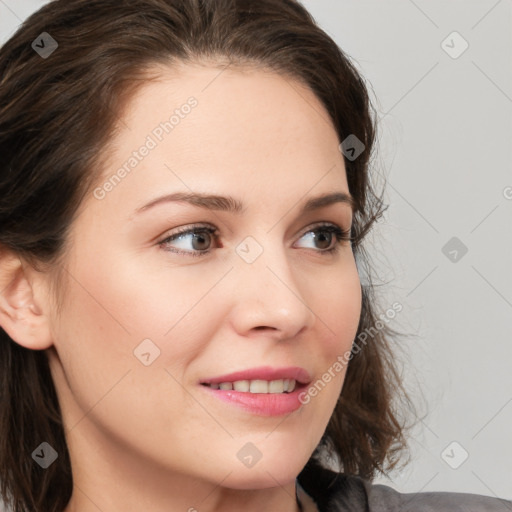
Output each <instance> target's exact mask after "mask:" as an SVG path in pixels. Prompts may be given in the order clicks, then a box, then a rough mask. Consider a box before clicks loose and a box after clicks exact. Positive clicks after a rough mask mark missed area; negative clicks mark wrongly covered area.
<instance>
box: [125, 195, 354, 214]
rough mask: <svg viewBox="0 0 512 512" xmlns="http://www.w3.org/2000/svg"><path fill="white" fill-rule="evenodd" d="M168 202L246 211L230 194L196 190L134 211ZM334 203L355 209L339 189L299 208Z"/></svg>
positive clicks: (158, 198) (163, 198) (236, 211)
mask: <svg viewBox="0 0 512 512" xmlns="http://www.w3.org/2000/svg"><path fill="white" fill-rule="evenodd" d="M169 202H186V203H189V204H191V205H193V206H198V207H200V208H205V209H207V210H219V211H224V212H230V213H236V214H243V213H244V212H245V211H246V208H245V207H244V205H243V203H242V202H241V201H239V200H238V199H235V198H234V197H232V196H219V195H210V194H201V193H197V192H194V193H188V192H175V193H173V194H166V195H164V196H160V197H157V198H156V199H154V200H152V201H150V202H149V203H147V204H145V205H144V206H141V207H140V208H137V209H136V210H135V213H136V214H139V213H142V212H145V211H148V210H149V209H150V208H153V207H154V206H156V205H158V204H163V203H169ZM335 203H344V204H348V205H349V206H350V208H351V210H352V211H353V212H354V211H355V209H356V201H355V199H354V198H353V197H352V196H351V195H350V194H347V193H346V192H341V191H340V192H328V193H325V194H322V195H319V196H316V197H312V198H310V199H308V200H307V201H306V202H305V203H304V204H303V206H302V208H301V209H300V213H305V212H310V211H313V210H317V209H319V208H323V207H325V206H329V205H331V204H335Z"/></svg>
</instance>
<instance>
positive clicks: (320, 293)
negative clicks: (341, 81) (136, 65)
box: [0, 64, 361, 512]
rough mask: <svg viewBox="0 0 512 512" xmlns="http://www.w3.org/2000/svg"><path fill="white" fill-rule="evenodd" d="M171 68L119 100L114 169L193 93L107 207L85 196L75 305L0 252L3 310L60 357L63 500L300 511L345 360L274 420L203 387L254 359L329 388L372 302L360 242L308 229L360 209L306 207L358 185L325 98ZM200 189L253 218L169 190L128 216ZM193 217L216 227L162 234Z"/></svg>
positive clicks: (74, 274)
mask: <svg viewBox="0 0 512 512" xmlns="http://www.w3.org/2000/svg"><path fill="white" fill-rule="evenodd" d="M155 69H157V68H155ZM158 69H159V70H160V71H161V76H160V79H159V80H157V81H153V82H148V83H147V84H145V85H144V87H143V88H142V89H140V90H139V91H138V93H137V94H136V96H135V97H134V98H133V99H132V100H131V101H130V102H129V104H128V105H127V108H126V110H125V111H124V112H123V115H122V121H123V123H124V124H121V129H120V131H119V133H118V134H117V135H116V139H115V141H114V142H115V149H113V150H112V155H111V165H109V167H108V169H105V170H104V177H105V178H108V177H109V176H111V175H112V174H113V173H114V172H115V171H116V170H117V169H118V168H119V167H121V166H122V165H123V163H124V162H125V161H126V160H127V158H129V156H130V155H131V154H132V152H133V151H134V150H136V149H138V148H139V147H140V146H141V144H143V143H144V140H145V139H146V137H147V135H148V134H150V133H151V131H152V130H153V129H154V127H155V126H157V125H158V124H159V123H160V122H161V121H163V120H166V119H168V117H169V115H168V114H167V115H166V113H167V112H172V111H173V110H174V109H175V108H178V107H179V106H180V105H182V104H183V103H185V102H186V100H187V98H189V97H190V96H194V97H195V98H197V100H198V105H197V106H196V107H195V108H194V109H192V111H191V113H190V114H189V115H188V116H186V117H185V118H184V119H181V120H180V123H179V125H177V126H176V127H175V129H174V130H173V131H172V132H171V133H170V134H167V135H166V136H165V137H164V139H163V140H162V141H161V142H160V143H159V144H158V146H157V147H156V148H155V149H153V150H152V151H151V152H150V154H149V155H148V156H146V157H145V158H144V160H143V161H142V162H140V163H139V164H138V166H137V167H136V168H135V169H133V171H132V172H131V173H130V174H128V175H127V176H126V177H125V178H124V179H123V180H122V182H121V183H119V184H117V185H116V186H115V187H114V189H113V190H111V191H110V192H109V193H108V194H106V196H105V197H104V198H103V199H101V200H99V199H97V198H95V197H94V196H93V195H92V194H90V195H89V196H87V197H86V198H85V199H84V202H83V203H82V205H81V213H80V215H79V216H78V218H77V219H76V221H75V223H74V224H73V225H72V230H71V244H70V248H69V252H68V253H67V255H66V262H65V268H66V269H67V272H68V273H69V274H68V276H69V282H68V285H67V287H66V290H65V296H66V300H65V302H64V306H63V311H62V314H60V315H57V312H56V309H55V305H54V301H52V300H51V297H50V294H49V277H48V276H47V275H45V274H42V273H37V272H34V271H33V270H32V269H31V268H30V267H28V265H26V264H22V262H21V261H20V260H18V259H17V258H16V256H15V255H12V254H10V255H9V254H8V253H5V252H4V253H3V256H2V257H3V260H4V263H5V265H4V266H3V274H2V278H3V280H4V281H5V282H10V283H11V285H10V286H9V287H7V289H5V290H4V291H3V293H2V302H1V308H0V310H1V316H0V321H1V323H2V327H4V329H5V330H6V331H7V333H8V334H9V335H10V336H11V338H12V339H14V340H15V341H16V342H17V343H19V344H21V345H23V346H25V347H27V348H31V349H37V350H41V349H44V350H46V353H47V355H48V359H49V362H50V368H51V372H52V377H53V379H54V382H55V386H56V390H57V394H58V397H59V402H60V404H61V409H62V414H63V421H64V425H65V428H66V438H67V442H68V446H69V452H70V457H71V463H72V469H73V481H74V484H75V487H74V490H73V495H72V498H71V501H70V502H69V505H68V507H67V508H66V511H65V512H93V511H94V512H97V511H98V510H103V511H120V510H123V511H140V510H152V511H154V512H164V511H166V512H167V511H169V510H174V511H179V510H182V511H189V512H193V511H194V510H197V511H199V512H215V511H222V512H232V511H239V510H241V509H242V508H243V510H244V511H245V512H256V511H261V510H279V511H284V512H297V511H298V510H299V508H298V504H297V502H296V500H295V478H296V477H297V475H298V474H299V473H300V471H301V470H302V468H303V467H304V465H305V464H306V462H307V460H308V459H309V457H310V455H311V454H312V452H313V450H314V448H315V447H316V445H317V444H318V442H319V441H320V438H321V436H322V434H323V433H324V431H325V428H326V426H327V423H328V421H329V419H330V417H331V415H332V413H333V410H334V407H335V404H336V401H337V399H338V396H339V394H340V391H341V388H342V385H343V380H344V377H345V369H343V371H341V372H339V373H337V374H336V377H335V378H334V379H332V380H331V381H330V382H329V383H328V384H327V385H326V386H325V388H324V389H323V390H322V391H321V392H319V393H318V395H317V396H316V397H314V398H313V399H311V401H310V402H309V403H308V404H307V405H304V406H302V407H301V408H300V409H299V410H297V411H295V412H293V413H292V414H289V415H283V416H278V417H264V416H258V415H255V414H252V413H250V412H247V411H244V410H243V409H239V408H237V407H235V406H233V405H230V404H226V403H224V402H222V401H219V400H216V399H214V398H212V397H210V396H209V394H208V393H206V391H205V390H204V389H203V388H201V386H199V384H198V382H199V380H200V379H202V378H206V377H211V376H216V375H222V374H225V373H229V372H232V371H235V370H243V369H248V368H252V367H254V366H260V365H269V366H289V365H296V366H302V367H304V368H306V369H307V370H308V371H309V373H310V375H311V377H312V378H313V381H316V380H317V379H319V378H320V377H321V376H322V374H323V373H324V372H326V371H327V370H328V368H329V367H332V365H333V364H334V362H335V361H336V358H337V357H338V356H339V355H341V354H343V353H345V352H346V351H347V350H350V348H351V346H352V343H353V340H354V337H355V335H356V332H357V325H358V320H359V316H360V313H361V290H360V281H359V276H358V273H357V268H356V264H355V260H354V255H353V252H352V248H351V246H350V243H349V242H348V241H343V242H341V243H340V245H339V252H338V253H337V254H336V255H328V254H322V251H323V250H324V249H325V248H326V247H327V245H328V243H329V238H328V241H327V242H326V243H325V244H322V243H319V242H318V241H316V242H315V240H314V239H312V238H311V236H312V234H311V232H310V229H313V228H316V227H317V226H315V223H318V222H328V223H332V224H336V225H338V226H340V227H341V228H343V229H348V228H349V227H350V225H351V223H352V211H351V208H350V206H349V205H348V204H343V203H336V204H333V205H330V206H327V207H324V208H322V209H319V210H317V211H313V212H310V213H307V214H302V215H299V207H300V206H301V205H302V203H303V202H304V201H305V200H307V199H308V198H310V197H313V196H316V195H319V194H322V193H325V192H332V191H334V190H336V191H344V192H346V193H348V192H349V189H348V184H347V178H346V171H345V166H344V162H343V156H342V154H341V152H340V151H339V149H338V146H339V142H340V141H339V140H338V137H337V134H336V132H335V130H334V127H333V125H332V123H331V121H330V119H329V116H328V114H327V112H326V111H325V109H324V107H323V106H322V104H321V103H320V101H319V100H318V99H317V98H316V96H315V95H314V94H313V92H311V91H310V90H309V89H307V88H305V87H304V86H302V85H300V84H299V83H297V82H294V81H292V80H291V79H290V78H283V77H282V76H280V75H277V74H275V73H270V72H266V71H263V70H261V69H242V68H236V69H235V68H230V69H226V70H225V71H223V72H222V73H221V74H220V75H219V69H218V68H217V67H214V66H213V65H207V64H203V65H198V64H197V65H196V64H194V65H192V64H187V65H181V66H179V67H177V66H175V67H173V68H172V69H171V68H166V67H161V68H158ZM215 77H216V78H215ZM214 78H215V80H214V81H212V80H213V79H214ZM208 84H209V85H208ZM207 85H208V86H207ZM206 86H207V87H206ZM205 87H206V88H205ZM191 190H193V191H195V192H205V193H210V194H211V193H216V194H220V195H232V196H234V197H235V198H237V199H239V200H241V201H242V202H243V203H244V205H245V208H246V211H245V213H244V214H243V215H239V214H235V213H229V212H223V211H208V210H205V209H202V208H199V207H197V206H192V205H189V204H186V203H183V202H180V203H178V202H169V203H164V204H161V205H159V206H155V207H154V208H151V209H148V211H146V212H145V213H141V214H138V215H135V214H134V211H135V210H136V209H137V208H139V207H140V206H142V205H144V204H146V203H148V202H149V201H151V200H152V199H154V198H156V197H158V196H160V195H162V194H164V193H171V192H176V191H183V192H190V191H191ZM196 223H205V224H207V225H211V226H212V227H216V228H217V229H218V231H219V234H218V237H217V238H216V237H215V235H210V236H209V235H207V234H204V236H205V237H206V241H205V242H204V243H203V245H201V244H198V245H195V244H194V243H193V237H192V235H187V236H186V238H184V239H182V240H181V241H178V240H175V241H174V242H171V243H170V247H168V249H169V250H165V249H164V248H163V247H161V246H159V245H158V242H160V241H162V240H164V239H165V238H166V237H168V236H169V235H171V234H173V233H175V232H176V228H179V227H183V226H187V227H188V226H191V225H193V224H196ZM310 226H312V227H311V228H310ZM306 233H309V234H306ZM319 234H320V233H319ZM246 236H252V237H253V238H254V239H255V240H256V241H257V242H258V243H259V244H260V246H261V247H262V248H263V253H262V254H261V255H260V256H259V257H258V258H257V259H256V260H255V261H254V262H253V263H250V264H248V263H247V262H246V261H244V260H243V259H242V258H241V257H240V256H239V255H238V254H237V252H235V249H236V247H237V245H238V244H239V243H240V242H241V241H242V240H243V239H244V238H245V237H246ZM325 236H327V237H329V235H328V233H326V235H325ZM335 244H336V238H335V237H334V235H333V237H332V243H331V244H330V245H331V246H333V245H335ZM197 247H199V249H197ZM170 248H175V249H181V250H184V251H190V252H192V251H194V250H195V251H196V252H199V251H200V250H203V248H204V249H208V248H210V251H211V252H210V254H208V255H206V256H202V257H197V258H195V257H192V256H189V255H182V254H177V253H173V252H171V250H170ZM230 269H231V270H230ZM228 271H229V272H228ZM147 338H149V339H151V340H152V342H153V343H154V344H155V345H157V346H158V348H159V349H160V356H159V357H158V358H156V359H155V360H154V362H152V364H150V365H149V366H145V365H143V364H142V363H141V362H140V361H139V359H137V358H136V357H135V356H134V354H133V351H134V350H135V349H136V347H137V346H138V345H139V344H140V343H141V342H142V340H144V339H147ZM248 442H251V443H253V444H254V445H255V446H256V447H257V448H258V450H259V451H260V452H261V454H262V457H261V459H260V460H259V461H258V462H257V464H255V465H254V466H252V467H251V468H248V467H246V466H245V465H244V464H242V463H241V462H240V460H239V459H238V458H237V456H236V454H237V452H238V451H239V450H240V449H241V448H242V447H243V446H244V445H245V444H246V443H248Z"/></svg>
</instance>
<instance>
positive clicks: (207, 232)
mask: <svg viewBox="0 0 512 512" xmlns="http://www.w3.org/2000/svg"><path fill="white" fill-rule="evenodd" d="M216 232H217V229H216V228H213V227H211V226H199V225H198V226H193V227H192V228H187V227H185V228H184V229H182V230H180V231H178V232H177V233H174V234H172V235H171V236H169V237H167V238H166V239H165V240H162V241H161V242H159V243H158V245H159V246H161V247H163V248H164V250H168V251H170V252H175V253H178V254H185V255H189V256H203V255H205V254H208V253H210V250H209V248H208V247H205V245H207V246H208V245H209V244H208V240H209V239H210V238H212V235H213V234H214V233H216ZM187 239H188V242H187ZM175 240H177V241H178V243H181V244H182V245H187V243H189V242H190V241H192V249H186V250H181V249H183V247H182V248H181V249H180V248H179V249H178V250H176V249H170V248H169V247H170V242H174V241H175ZM197 251H200V252H197Z"/></svg>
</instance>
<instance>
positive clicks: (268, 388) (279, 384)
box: [208, 379, 296, 393]
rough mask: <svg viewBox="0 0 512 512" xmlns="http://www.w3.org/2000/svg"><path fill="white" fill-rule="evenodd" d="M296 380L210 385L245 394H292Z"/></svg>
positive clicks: (247, 381)
mask: <svg viewBox="0 0 512 512" xmlns="http://www.w3.org/2000/svg"><path fill="white" fill-rule="evenodd" d="M295 384H296V382H295V379H280V380H271V381H270V382H269V381H267V380H257V379H256V380H237V381H235V382H221V383H220V384H208V386H210V387H211V388H212V389H223V390H235V391H241V392H244V393H291V392H292V391H293V390H294V389H295Z"/></svg>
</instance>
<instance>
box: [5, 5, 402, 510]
mask: <svg viewBox="0 0 512 512" xmlns="http://www.w3.org/2000/svg"><path fill="white" fill-rule="evenodd" d="M43 32H46V33H48V34H49V35H50V36H51V37H52V38H53V39H54V40H55V41H57V44H58V47H57V48H56V49H55V51H53V53H51V54H50V55H46V56H45V57H43V56H42V55H40V54H38V52H37V51H36V49H35V48H34V47H33V46H32V45H33V42H35V41H36V40H37V41H40V38H41V34H42V33H43ZM43 37H45V38H46V37H47V36H43ZM45 40H46V44H47V43H48V39H45ZM42 46H43V45H42V44H41V43H40V44H39V47H42ZM46 48H47V49H48V46H46ZM201 60H209V61H211V62H215V63H216V64H218V65H221V64H224V65H225V64H229V65H235V66H236V65H240V66H246V65H249V66H254V67H264V68H266V69H270V70H273V71H275V72H278V73H280V74H281V75H283V76H288V77H291V78H293V79H295V80H298V81H300V82H301V83H303V84H306V85H307V86H308V87H309V88H310V89H311V90H312V91H313V92H314V93H315V94H316V96H317V97H318V98H319V99H320V100H321V102H322V103H323V105H324V106H325V108H326V110H327V112H328V113H329V115H330V117H331V119H332V122H333V125H334V127H335V129H336V131H337V134H338V136H339V140H340V142H341V141H344V140H345V139H346V138H347V137H348V136H349V135H355V136H356V137H357V138H358V139H359V140H360V141H361V142H362V143H363V144H364V146H365V149H364V151H363V152H362V153H361V154H360V155H359V156H358V157H357V158H355V159H354V158H347V156H346V155H345V166H346V172H347V180H348V186H349V191H350V193H351V194H352V196H353V197H354V198H355V200H356V207H357V209H356V212H355V215H354V223H353V238H352V247H353V251H354V255H355V258H356V262H357V263H358V266H359V268H360V269H362V270H364V269H365V268H366V272H367V276H368V282H367V283H366V284H363V283H362V294H363V301H362V313H361V317H360V321H359V326H358V331H357V339H358V340H362V339H363V338H362V336H364V344H358V342H357V341H356V343H355V344H354V349H353V353H352V354H351V359H350V364H349V365H348V369H347V373H346V377H345V383H344V386H343V390H342V393H341V396H340V398H339V401H338V403H337V405H336V408H335V411H334V413H333V415H332V418H331V420H330V422H329V424H328V427H327V429H326V431H325V433H324V435H323V437H322V440H321V443H320V444H319V446H318V447H317V449H316V450H315V452H314V454H313V455H312V457H317V456H318V454H319V452H320V448H322V447H323V448H327V449H328V451H329V452H330V453H331V454H333V455H335V456H336V457H337V458H338V460H339V463H340V468H342V470H343V471H344V472H345V473H351V474H357V475H359V476H362V477H364V478H371V477H373V476H374V475H375V474H376V472H377V471H380V472H382V473H385V474H386V473H387V472H388V471H389V470H390V469H392V468H394V467H395V466H396V464H397V462H398V460H399V458H398V456H399V454H401V453H402V452H404V451H405V449H406V448H407V444H406V441H405V436H404V430H405V428H406V426H405V424H402V423H403V422H402V421H401V420H400V419H399V413H400V408H399V407H397V403H398V402H397V399H398V398H400V399H403V401H404V404H405V403H406V402H407V404H408V405H409V406H411V402H410V400H409V398H408V397H407V394H406V393H405V390H404V389H403V385H402V383H401V379H400V376H399V372H398V370H397V366H396V361H395V359H394V356H393V354H392V350H391V340H393V343H395V341H396V339H397V336H399V335H400V333H398V332H396V331H394V330H392V329H391V328H390V326H389V325H388V324H387V322H385V323H384V322H380V320H379V319H378V318H377V315H376V312H375V307H376V304H377V302H376V297H375V293H374V292H375V287H374V285H373V284H372V282H371V270H372V266H371V265H370V264H369V257H368V254H367V253H366V252H365V250H364V248H363V245H362V243H361V242H362V240H363V238H365V236H366V234H367V233H368V232H369V230H370V229H371V227H372V225H373V223H374V222H375V221H376V220H377V219H378V218H379V217H380V216H381V215H382V213H383V212H384V211H385V209H386V208H387V207H386V206H385V205H384V203H383V200H382V196H378V195H376V194H375V192H374V188H373V184H372V182H371V180H370V178H371V177H370V174H369V168H370V162H371V158H370V156H371V155H372V154H373V149H372V148H373V145H374V139H375V136H376V121H375V117H374V116H372V113H374V111H373V107H372V105H371V102H370V99H369V95H368V91H367V88H366V85H365V82H364V80H363V78H362V77H361V76H360V75H359V73H358V72H357V70H356V68H355V66H354V65H353V64H352V63H351V61H350V59H349V58H348V57H347V56H346V55H345V53H344V52H343V51H342V50H341V49H340V48H339V47H338V46H337V45H336V44H335V42H334V41H333V40H332V39H331V38H330V37H329V36H328V35H327V34H326V33H325V32H324V31H323V30H321V29H320V28H319V27H318V26H317V24H316V23H315V21H314V19H313V18H312V16H311V15H310V14H309V13H308V12H307V11H306V10H305V8H304V7H303V6H302V5H301V4H300V3H299V2H298V1H296V0H258V1H257V2H250V1H246V0H115V1H114V0H88V1H83V0H54V1H51V2H49V3H48V4H46V5H44V6H43V7H42V8H41V9H39V10H38V11H37V12H36V13H34V14H32V15H31V16H30V17H29V18H28V19H26V20H25V22H24V23H23V24H22V25H21V26H20V27H19V28H18V30H17V31H16V32H15V34H14V35H13V36H12V37H11V38H10V39H9V40H8V41H7V42H6V43H5V44H4V46H3V47H2V48H1V49H0V77H1V79H0V80H1V81H0V154H1V155H2V159H1V160H0V248H7V249H9V250H11V251H13V252H14V253H16V254H17V255H18V256H19V257H20V258H22V260H25V261H27V262H28V263H30V265H32V266H33V267H34V268H35V269H36V270H38V271H48V272H51V275H52V281H51V282H52V284H53V287H54V292H55V296H56V297H61V296H62V293H63V289H64V288H63V287H62V284H63V280H62V279H61V277H63V275H64V273H63V265H62V262H63V260H64V256H65V254H66V248H67V245H66V244H67V243H68V241H69V238H68V235H69V233H70V227H71V225H72V223H73V221H74V219H76V215H77V212H78V208H79V206H80V204H81V202H82V199H83V198H84V197H85V195H86V194H89V193H91V190H92V187H93V186H94V184H95V182H96V181H97V179H98V178H99V172H100V170H101V169H102V166H103V164H104V162H105V159H106V158H107V157H108V148H109V146H108V143H109V141H111V140H112V137H113V136H114V134H115V131H116V126H118V121H119V116H120V114H121V112H122V109H123V106H124V105H126V104H127V102H128V101H129V100H130V98H131V97H132V96H133V93H135V92H136V91H137V88H138V87H140V86H141V85H143V84H144V83H145V82H146V81H147V80H148V79H150V76H149V74H148V71H150V70H151V67H152V66H153V65H154V64H164V65H172V63H173V62H180V61H182V62H185V63H186V62H187V61H201ZM58 303H59V304H60V302H58ZM381 317H382V315H381ZM379 323H380V324H382V325H378V324H379ZM368 333H370V335H371V339H368ZM356 349H357V350H356ZM43 440H44V441H46V442H48V443H49V444H50V445H51V446H52V447H53V448H54V449H55V450H56V451H57V453H58V455H59V456H58V458H57V460H56V461H55V462H54V463H53V464H52V465H51V466H50V467H49V468H48V469H46V470H43V469H42V468H41V467H40V466H39V465H37V464H35V463H34V461H33V460H32V457H31V454H32V452H33V451H34V450H35V448H36V447H37V446H38V445H39V444H40V443H41V442H42V441H43ZM0 483H1V495H2V498H3V500H4V501H5V502H6V504H7V505H8V506H10V507H12V510H13V511H14V512H21V511H23V512H25V511H29V510H30V511H32V512H34V511H36V512H60V511H62V510H63V509H64V508H65V506H66V505H67V503H68V501H69V499H70V497H71V492H72V486H73V480H72V473H71V467H70V459H69V454H68V450H67V446H66V440H65V435H64V429H63V425H62V420H61V411H60V406H59V403H58V399H57V396H56V392H55V388H54V386H53V382H52V378H51V374H50V371H49V366H48V361H47V358H46V353H45V351H42V350H29V349H26V348H24V347H22V346H20V345H19V344H17V343H15V342H14V341H13V340H11V338H10V337H9V336H8V335H7V334H6V332H5V331H4V330H3V329H0Z"/></svg>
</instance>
